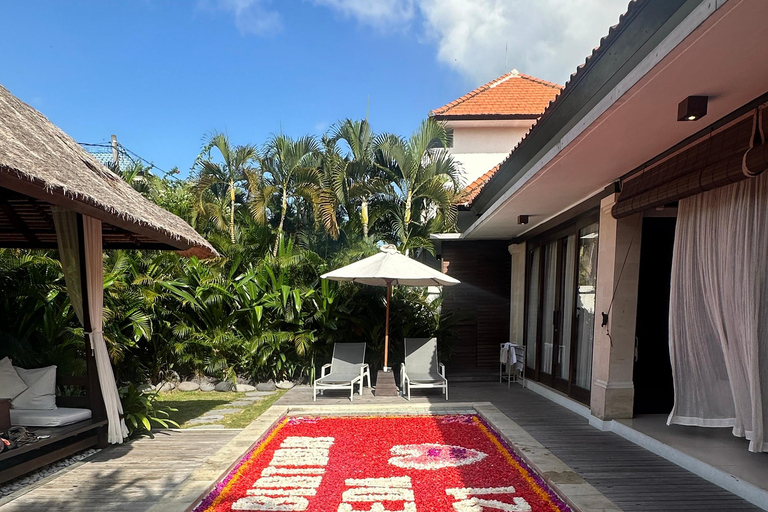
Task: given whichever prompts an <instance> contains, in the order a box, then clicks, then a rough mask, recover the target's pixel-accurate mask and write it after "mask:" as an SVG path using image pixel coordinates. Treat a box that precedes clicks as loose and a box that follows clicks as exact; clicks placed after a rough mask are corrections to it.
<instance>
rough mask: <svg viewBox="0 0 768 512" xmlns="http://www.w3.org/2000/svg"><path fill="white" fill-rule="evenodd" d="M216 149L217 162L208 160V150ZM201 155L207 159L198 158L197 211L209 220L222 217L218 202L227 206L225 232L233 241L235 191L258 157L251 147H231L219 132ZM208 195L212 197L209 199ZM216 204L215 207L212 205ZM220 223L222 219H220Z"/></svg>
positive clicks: (227, 139) (251, 169) (224, 136)
mask: <svg viewBox="0 0 768 512" xmlns="http://www.w3.org/2000/svg"><path fill="white" fill-rule="evenodd" d="M213 148H216V149H218V150H219V154H220V155H221V160H222V161H221V162H214V161H212V160H211V159H210V150H211V149H213ZM203 152H204V153H208V158H205V159H200V161H199V166H200V172H199V175H198V177H197V184H196V185H195V193H196V198H197V203H198V209H199V210H200V211H201V212H203V213H204V214H206V215H209V216H210V217H211V219H214V220H215V219H216V217H219V218H220V219H221V218H222V217H223V215H222V213H223V212H222V211H221V206H223V205H222V203H227V202H228V203H229V204H228V206H229V212H227V213H228V215H227V217H228V219H227V220H228V226H227V227H228V231H229V236H230V239H231V241H232V242H233V243H234V242H235V204H236V202H237V196H238V191H239V189H241V185H242V183H243V182H244V181H245V180H246V179H247V178H246V175H247V174H248V173H251V172H253V164H254V163H255V162H256V161H257V160H258V157H259V154H258V151H257V150H256V148H255V147H254V146H251V145H243V146H234V147H232V146H231V145H230V143H229V138H228V137H227V136H226V135H224V134H222V133H215V134H213V135H212V136H211V138H210V140H209V141H208V143H207V144H206V145H205V147H204V150H203ZM210 196H212V197H210ZM217 203H218V205H219V207H217V206H216V204H217ZM222 220H223V219H222Z"/></svg>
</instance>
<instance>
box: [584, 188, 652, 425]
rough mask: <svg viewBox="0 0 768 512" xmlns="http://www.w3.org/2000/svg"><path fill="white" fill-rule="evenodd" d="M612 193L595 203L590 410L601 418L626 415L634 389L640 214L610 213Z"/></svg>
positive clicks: (614, 197) (616, 417)
mask: <svg viewBox="0 0 768 512" xmlns="http://www.w3.org/2000/svg"><path fill="white" fill-rule="evenodd" d="M617 196H618V194H613V195H610V196H608V197H606V198H604V199H603V200H602V201H601V203H600V238H599V248H598V255H597V291H596V297H595V342H594V349H593V353H592V397H591V409H592V414H593V415H594V416H597V417H598V418H600V419H602V420H611V419H619V418H631V417H632V406H633V401H634V394H635V390H634V385H633V383H632V366H633V363H634V354H635V321H636V318H637V284H638V276H639V272H640V244H641V234H642V227H643V224H642V214H637V215H633V216H631V217H625V218H623V219H619V220H617V219H614V218H613V216H612V215H611V208H612V207H613V205H614V204H615V203H616V199H617ZM603 313H607V324H606V325H604V326H603V325H601V324H603V322H604V321H603Z"/></svg>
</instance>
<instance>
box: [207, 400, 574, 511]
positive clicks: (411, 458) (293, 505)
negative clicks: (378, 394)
mask: <svg viewBox="0 0 768 512" xmlns="http://www.w3.org/2000/svg"><path fill="white" fill-rule="evenodd" d="M230 510H268V511H304V510H307V511H313V512H326V511H327V512H363V511H364V512H394V511H398V512H401V511H402V512H419V511H420V512H443V511H445V512H448V511H451V512H483V511H503V512H544V511H546V512H571V509H570V508H569V507H568V506H567V505H566V504H565V503H563V502H562V500H560V498H558V497H557V495H556V494H555V493H554V492H553V491H552V490H551V489H550V488H549V487H547V485H546V484H545V483H544V481H543V480H541V478H539V477H538V476H537V475H536V474H535V473H534V472H533V471H532V470H531V469H530V468H529V467H528V466H527V465H526V464H525V462H523V461H522V460H521V459H520V458H519V457H518V456H517V455H516V454H515V453H514V451H513V450H511V449H510V447H509V446H507V445H506V443H505V442H504V441H503V440H502V439H501V438H499V436H497V435H496V433H495V432H494V431H493V430H492V429H491V428H490V427H489V426H488V425H487V424H485V423H484V422H483V421H482V420H481V419H480V418H479V417H477V416H474V415H452V416H386V417H381V416H376V417H312V418H290V419H288V418H286V419H284V420H283V421H282V422H281V423H279V424H278V425H277V426H276V427H275V428H274V429H273V430H272V431H271V432H270V433H269V434H268V435H267V436H266V437H265V439H264V440H263V442H262V443H260V444H259V445H258V446H257V447H256V448H254V449H253V450H251V451H250V452H249V453H247V454H246V455H245V456H244V457H243V458H242V459H241V460H240V461H239V462H238V464H237V465H236V466H235V468H234V469H233V470H232V471H231V472H230V473H229V474H228V475H226V477H225V478H223V479H222V480H221V481H220V482H219V483H218V484H217V485H216V487H215V488H214V490H213V491H212V492H211V493H210V494H209V495H208V496H206V497H205V498H204V499H203V500H202V501H201V502H200V504H199V505H198V506H197V508H196V509H195V512H224V511H227V512H228V511H230Z"/></svg>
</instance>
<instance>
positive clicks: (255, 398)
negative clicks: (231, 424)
mask: <svg viewBox="0 0 768 512" xmlns="http://www.w3.org/2000/svg"><path fill="white" fill-rule="evenodd" d="M263 399H264V397H262V396H241V397H240V398H238V399H237V400H236V401H237V402H248V403H255V402H261V401H262V400H263ZM230 403H232V402H230Z"/></svg>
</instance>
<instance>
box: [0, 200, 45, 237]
mask: <svg viewBox="0 0 768 512" xmlns="http://www.w3.org/2000/svg"><path fill="white" fill-rule="evenodd" d="M0 210H3V212H4V213H5V215H6V217H8V220H9V221H10V223H11V224H12V225H13V227H14V228H16V229H17V230H19V232H21V233H22V234H23V235H24V238H26V239H27V240H28V241H29V242H31V243H39V242H40V240H38V239H37V236H35V233H34V231H32V230H31V229H29V226H27V225H26V223H25V222H24V221H23V220H22V218H21V217H19V215H18V214H17V213H16V210H14V209H13V207H12V206H11V205H10V203H8V202H7V201H3V202H1V203H0Z"/></svg>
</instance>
